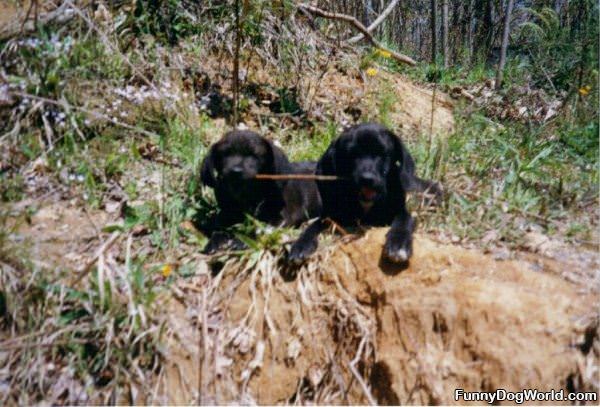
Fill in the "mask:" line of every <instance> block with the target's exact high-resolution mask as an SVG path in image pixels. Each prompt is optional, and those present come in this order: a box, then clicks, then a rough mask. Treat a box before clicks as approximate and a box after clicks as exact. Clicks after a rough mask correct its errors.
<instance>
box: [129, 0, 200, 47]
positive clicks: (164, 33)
mask: <svg viewBox="0 0 600 407" xmlns="http://www.w3.org/2000/svg"><path fill="white" fill-rule="evenodd" d="M187 6H191V3H187V2H184V1H181V0H166V1H159V0H139V1H136V2H135V10H134V12H133V21H132V25H133V29H134V32H135V34H136V35H137V36H140V35H144V34H150V35H152V36H153V37H154V38H156V39H157V40H158V41H161V42H164V43H167V44H170V45H175V44H177V42H178V40H179V39H180V38H183V37H186V36H189V35H192V34H197V33H199V32H200V29H201V25H200V24H199V18H198V16H196V15H195V12H196V9H195V7H189V8H188V7H187ZM128 26H129V24H123V25H122V30H124V29H125V28H126V27H128Z"/></svg>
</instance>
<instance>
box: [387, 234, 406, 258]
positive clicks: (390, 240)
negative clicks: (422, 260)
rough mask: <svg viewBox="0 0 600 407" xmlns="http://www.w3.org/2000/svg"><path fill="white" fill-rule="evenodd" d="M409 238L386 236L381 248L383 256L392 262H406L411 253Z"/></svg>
mask: <svg viewBox="0 0 600 407" xmlns="http://www.w3.org/2000/svg"><path fill="white" fill-rule="evenodd" d="M411 246H412V245H411V241H410V239H406V238H402V237H396V236H388V237H387V239H386V242H385V246H384V248H383V256H384V257H385V258H386V259H388V260H389V261H391V262H392V263H406V262H407V261H408V259H410V256H411V255H412V247H411Z"/></svg>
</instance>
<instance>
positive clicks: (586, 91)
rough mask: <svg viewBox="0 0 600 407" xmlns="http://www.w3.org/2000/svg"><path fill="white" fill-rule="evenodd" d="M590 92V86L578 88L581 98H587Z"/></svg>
mask: <svg viewBox="0 0 600 407" xmlns="http://www.w3.org/2000/svg"><path fill="white" fill-rule="evenodd" d="M590 90H592V87H591V86H590V85H585V86H584V87H582V88H579V94H580V95H581V96H587V95H588V94H589V93H590Z"/></svg>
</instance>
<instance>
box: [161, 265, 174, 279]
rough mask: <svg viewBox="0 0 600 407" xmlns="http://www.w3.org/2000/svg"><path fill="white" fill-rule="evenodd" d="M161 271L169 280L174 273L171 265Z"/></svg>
mask: <svg viewBox="0 0 600 407" xmlns="http://www.w3.org/2000/svg"><path fill="white" fill-rule="evenodd" d="M160 270H161V271H162V275H163V277H165V278H167V277H169V276H170V275H171V273H172V272H173V267H171V265H170V264H165V265H164V266H162V268H161V269H160Z"/></svg>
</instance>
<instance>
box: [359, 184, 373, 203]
mask: <svg viewBox="0 0 600 407" xmlns="http://www.w3.org/2000/svg"><path fill="white" fill-rule="evenodd" d="M360 194H361V195H362V196H363V197H364V198H366V199H368V200H369V201H370V200H372V199H373V198H374V197H375V194H377V192H375V191H374V190H372V189H371V188H366V187H362V188H361V189H360Z"/></svg>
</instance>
